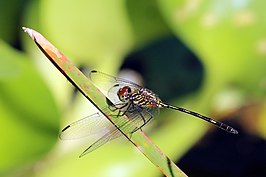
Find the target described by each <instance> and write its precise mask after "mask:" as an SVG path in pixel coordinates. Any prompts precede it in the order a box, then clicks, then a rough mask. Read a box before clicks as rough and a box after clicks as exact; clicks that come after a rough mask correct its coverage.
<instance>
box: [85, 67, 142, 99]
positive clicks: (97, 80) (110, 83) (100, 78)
mask: <svg viewBox="0 0 266 177" xmlns="http://www.w3.org/2000/svg"><path fill="white" fill-rule="evenodd" d="M89 77H90V79H91V80H92V82H93V83H94V84H95V85H96V86H97V87H98V88H99V89H100V90H101V92H103V93H104V94H105V95H106V96H107V97H108V98H109V99H110V100H111V101H112V102H113V103H118V102H120V100H119V98H118V96H117V92H118V90H119V89H120V88H123V87H124V86H129V87H130V88H131V89H141V88H142V87H141V86H139V85H137V84H135V83H133V82H130V81H128V80H126V79H121V78H116V77H113V76H111V75H108V74H105V73H102V72H100V71H95V70H93V71H91V72H90V76H89Z"/></svg>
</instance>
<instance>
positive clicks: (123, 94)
mask: <svg viewBox="0 0 266 177" xmlns="http://www.w3.org/2000/svg"><path fill="white" fill-rule="evenodd" d="M131 94H132V90H131V88H130V87H129V86H124V87H122V88H120V89H119V90H118V92H117V95H118V98H119V100H120V101H122V102H126V101H128V100H129V99H130V97H131Z"/></svg>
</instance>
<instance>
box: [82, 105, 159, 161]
mask: <svg viewBox="0 0 266 177" xmlns="http://www.w3.org/2000/svg"><path fill="white" fill-rule="evenodd" d="M125 114H127V116H128V119H125V118H123V117H121V116H119V117H117V119H120V120H119V121H117V122H118V123H117V127H118V128H119V129H120V130H122V131H123V132H124V133H125V134H132V133H134V132H135V131H137V130H139V129H140V128H141V127H142V126H144V125H145V124H146V123H148V122H149V121H150V120H151V119H152V118H153V114H159V109H158V108H150V109H148V110H147V109H139V110H138V111H133V112H126V113H125ZM112 117H114V116H112ZM121 135H122V134H121V132H120V131H119V130H118V129H117V128H116V127H115V126H113V129H112V130H111V129H110V132H109V133H106V134H105V135H103V136H102V137H101V138H100V139H98V140H97V141H95V142H94V143H93V144H92V145H90V146H89V147H88V148H87V149H86V150H85V151H83V153H82V154H81V155H80V156H79V157H82V156H84V155H86V154H88V153H90V152H92V151H94V150H95V149H97V148H99V147H100V146H102V145H104V144H105V143H107V142H109V141H111V140H113V139H115V138H118V137H119V136H121Z"/></svg>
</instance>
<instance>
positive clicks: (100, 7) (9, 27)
mask: <svg viewBox="0 0 266 177" xmlns="http://www.w3.org/2000/svg"><path fill="white" fill-rule="evenodd" d="M265 7H266V2H265V1H263V0H257V1H251V0H205V1H200V0H157V1H153V0H147V1H136V0H127V1H126V0H125V1H122V0H116V1H113V0H109V1H103V0H98V1H96V0H77V1H68V0H64V1H63V0H35V1H34V0H10V1H7V0H0V27H1V29H0V37H1V39H0V120H1V123H0V137H1V139H0V140H1V141H0V157H1V158H0V159H1V160H0V176H8V177H14V176H15V177H20V176H22V177H26V176H27V177H28V176H30V177H31V176H34V177H51V176H53V177H54V176H64V177H68V176H80V177H82V176H97V177H106V176H115V177H120V176H121V177H122V176H123V177H135V176H147V177H155V176H162V174H161V173H160V171H159V170H158V169H157V168H156V167H154V166H153V165H152V164H151V163H150V162H149V161H148V160H147V159H146V158H145V157H144V156H143V155H142V154H141V153H139V152H138V151H137V150H136V149H135V148H134V147H133V146H132V145H131V144H130V143H128V142H127V141H126V140H124V138H120V139H118V140H114V141H113V142H111V143H108V144H106V145H104V146H103V147H101V148H100V149H97V150H96V151H95V152H92V153H91V154H89V155H87V156H85V157H83V158H81V159H79V158H78V155H79V154H80V153H81V152H82V151H83V150H84V149H85V148H86V147H87V146H88V144H86V139H84V140H82V139H81V140H74V141H64V142H62V141H60V140H59V139H58V133H59V132H60V130H61V129H62V128H63V127H64V126H66V125H67V124H69V123H71V122H73V121H75V120H78V119H80V118H83V117H85V116H87V115H90V114H92V113H93V112H95V111H96V110H95V109H94V108H93V106H92V105H91V104H90V103H89V102H88V101H87V100H86V99H85V98H83V97H82V96H81V95H80V94H79V93H77V92H76V91H75V90H74V88H73V87H72V85H71V84H70V83H68V81H67V80H66V79H65V78H64V77H63V76H62V75H61V74H60V72H59V71H57V70H56V68H55V67H54V66H53V65H52V64H51V63H50V62H49V61H48V60H47V59H46V58H45V56H44V55H43V54H42V53H41V52H40V51H39V49H38V48H37V47H36V45H34V43H33V41H32V40H31V39H29V38H28V36H27V35H26V34H25V33H23V32H22V30H21V27H22V26H26V27H29V28H33V29H35V30H37V31H39V32H40V33H41V34H43V35H44V36H45V37H46V38H47V39H48V40H49V41H50V42H52V43H53V44H54V45H55V46H56V47H57V48H58V49H59V50H61V52H63V53H64V54H65V55H66V56H67V57H68V58H69V59H71V61H73V62H74V63H75V64H76V65H77V66H79V67H80V68H82V69H83V71H84V73H85V74H88V72H89V70H90V69H97V70H100V71H102V72H105V73H109V74H113V75H117V74H120V76H121V77H124V78H128V79H132V78H133V79H136V82H140V83H142V84H143V85H145V86H146V87H148V88H150V89H152V90H154V91H155V92H156V93H158V95H160V97H161V98H162V99H163V100H164V101H166V102H168V103H171V104H174V105H178V106H183V107H186V108H187V109H191V110H194V111H197V112H200V113H202V114H205V115H209V116H212V117H215V119H219V120H221V121H223V122H226V123H228V124H230V125H232V126H233V127H235V128H236V129H238V130H239V135H237V136H236V135H230V134H227V133H226V132H223V131H222V130H220V129H218V128H216V127H213V126H211V125H209V124H208V123H206V122H203V121H200V120H198V119H195V118H193V117H191V116H188V115H184V114H181V113H177V112H175V111H170V110H162V111H161V114H160V116H159V117H158V118H156V119H155V120H154V121H153V122H152V123H151V124H150V125H149V126H146V128H144V131H145V132H146V133H147V134H148V135H149V137H150V138H151V139H152V140H153V141H154V142H155V143H156V144H157V145H158V146H159V147H160V148H161V149H162V150H163V152H164V153H166V154H167V155H168V156H169V157H170V158H171V159H172V160H174V161H175V162H176V163H177V165H178V166H179V167H180V168H181V169H182V170H183V171H184V172H185V173H186V174H188V175H189V176H221V177H222V176H242V177H243V176H249V177H250V176H266V143H265V138H266V111H265V108H266V99H265V93H266V69H265V68H266V13H265Z"/></svg>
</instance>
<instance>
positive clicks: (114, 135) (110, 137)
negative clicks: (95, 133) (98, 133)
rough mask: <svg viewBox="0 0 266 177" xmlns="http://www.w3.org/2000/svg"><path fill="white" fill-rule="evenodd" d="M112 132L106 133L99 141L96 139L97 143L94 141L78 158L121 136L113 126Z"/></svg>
mask: <svg viewBox="0 0 266 177" xmlns="http://www.w3.org/2000/svg"><path fill="white" fill-rule="evenodd" d="M113 127H114V128H113V130H112V131H111V132H110V133H106V134H105V135H104V136H102V137H101V138H100V139H98V140H97V141H95V142H94V143H93V144H92V145H90V146H89V147H88V148H87V149H86V150H85V151H83V152H82V154H80V156H79V157H82V156H84V155H86V154H88V153H90V152H92V151H94V150H95V149H97V148H99V147H101V146H102V145H104V144H105V143H107V142H108V141H111V140H113V139H115V138H118V137H119V136H121V135H122V134H121V132H120V131H119V130H118V129H117V128H116V127H115V126H113Z"/></svg>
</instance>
